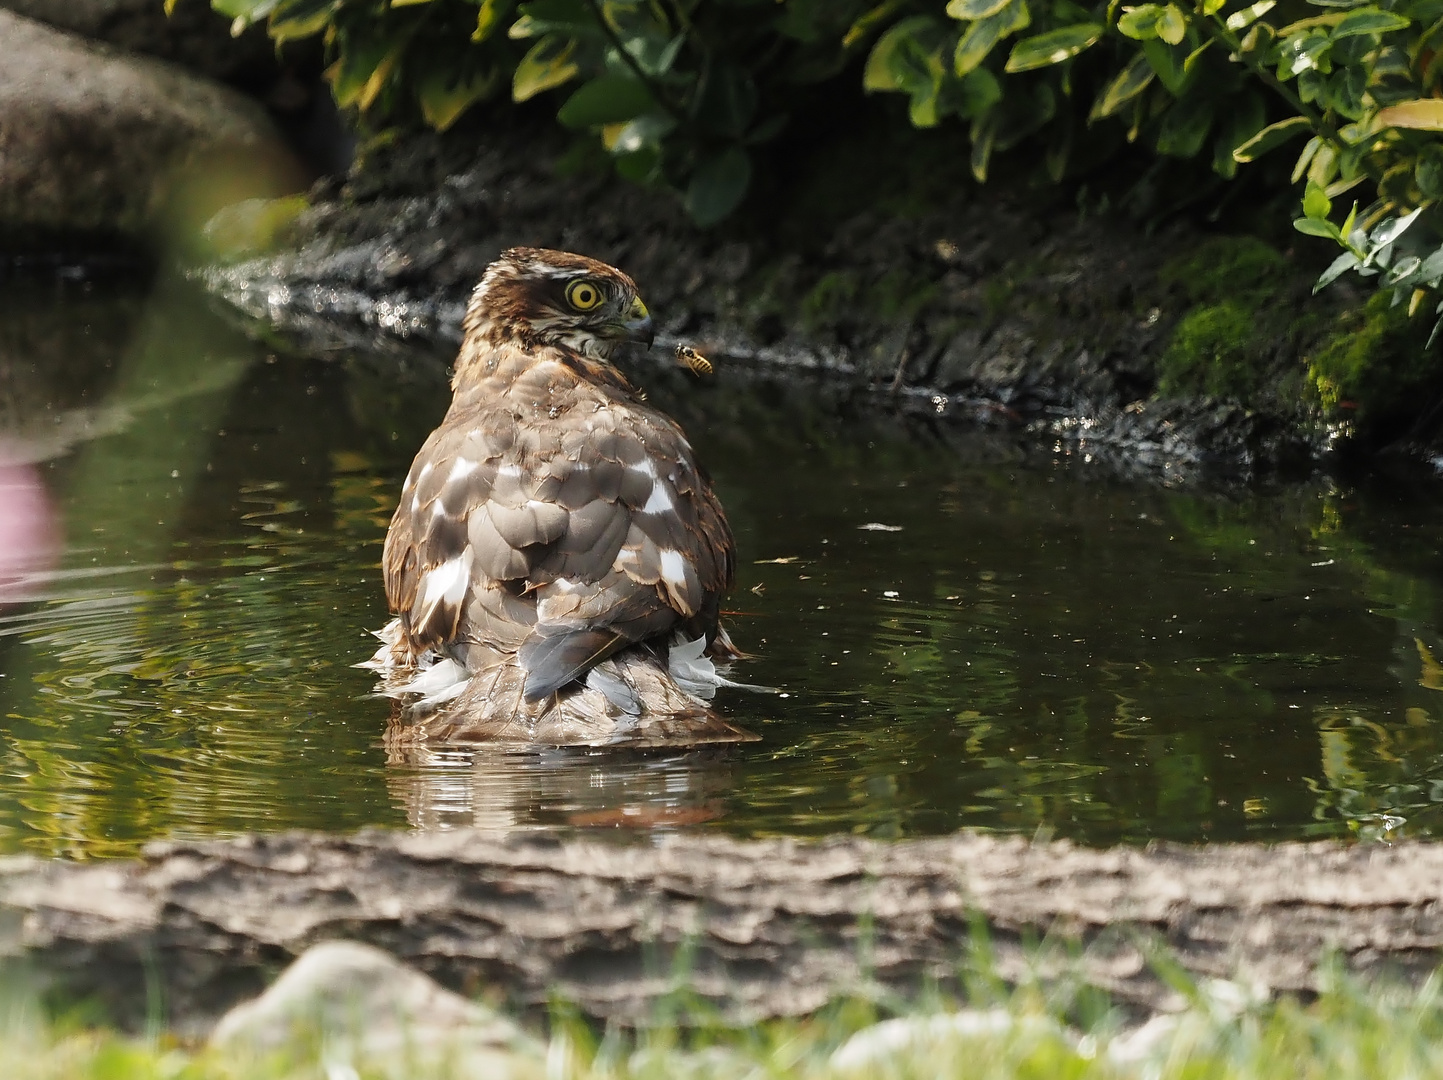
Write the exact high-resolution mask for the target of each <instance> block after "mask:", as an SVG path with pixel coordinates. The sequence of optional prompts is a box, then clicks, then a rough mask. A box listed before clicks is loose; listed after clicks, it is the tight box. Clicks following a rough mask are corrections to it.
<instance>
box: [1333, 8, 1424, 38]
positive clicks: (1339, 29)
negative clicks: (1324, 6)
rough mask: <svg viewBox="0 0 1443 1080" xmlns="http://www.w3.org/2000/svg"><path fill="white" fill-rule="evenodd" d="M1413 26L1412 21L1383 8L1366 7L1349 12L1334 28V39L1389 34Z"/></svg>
mask: <svg viewBox="0 0 1443 1080" xmlns="http://www.w3.org/2000/svg"><path fill="white" fill-rule="evenodd" d="M1411 24H1412V21H1411V20H1410V19H1407V18H1405V17H1404V16H1402V15H1398V14H1395V13H1394V12H1391V11H1383V10H1382V9H1381V8H1375V7H1366V8H1360V9H1359V10H1357V11H1350V12H1348V14H1347V15H1346V16H1344V18H1343V20H1342V21H1341V22H1340V23H1338V25H1337V26H1336V27H1334V28H1333V33H1332V37H1333V40H1334V41H1338V40H1340V39H1341V38H1346V37H1354V36H1356V35H1358V34H1387V33H1391V32H1392V31H1394V30H1403V29H1406V28H1407V27H1408V26H1410V25H1411Z"/></svg>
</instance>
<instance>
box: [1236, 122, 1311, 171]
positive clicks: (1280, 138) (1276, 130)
mask: <svg viewBox="0 0 1443 1080" xmlns="http://www.w3.org/2000/svg"><path fill="white" fill-rule="evenodd" d="M1311 130H1312V125H1311V124H1309V123H1308V121H1307V118H1306V117H1302V116H1294V117H1291V118H1289V119H1287V120H1279V121H1278V122H1277V123H1276V124H1269V125H1268V126H1267V127H1265V128H1263V130H1262V131H1260V132H1258V133H1257V134H1256V135H1254V136H1253V137H1252V138H1251V139H1249V140H1248V141H1247V142H1245V143H1243V144H1242V146H1239V147H1238V148H1237V149H1236V150H1234V151H1233V160H1234V161H1242V162H1248V161H1256V160H1257V159H1258V158H1260V157H1262V156H1263V155H1264V154H1266V153H1267V152H1268V151H1269V150H1275V149H1277V148H1278V147H1279V146H1282V145H1283V143H1285V142H1287V141H1288V140H1289V139H1291V138H1293V137H1294V136H1296V135H1301V134H1302V133H1303V132H1305V131H1311Z"/></svg>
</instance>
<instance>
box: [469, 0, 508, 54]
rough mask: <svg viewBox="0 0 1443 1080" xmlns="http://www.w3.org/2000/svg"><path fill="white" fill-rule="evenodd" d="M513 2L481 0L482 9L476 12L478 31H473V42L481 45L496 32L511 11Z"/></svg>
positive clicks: (506, 0)
mask: <svg viewBox="0 0 1443 1080" xmlns="http://www.w3.org/2000/svg"><path fill="white" fill-rule="evenodd" d="M511 4H512V0H481V8H480V10H479V11H477V12H476V29H475V30H473V31H471V40H472V41H473V42H474V43H476V44H478V45H479V44H480V43H481V42H483V41H485V40H486V39H487V38H489V37H490V36H491V35H492V34H493V33H495V32H496V28H497V27H498V26H500V25H501V20H502V19H504V18H505V17H506V16H507V15H508V14H509V13H510V11H511Z"/></svg>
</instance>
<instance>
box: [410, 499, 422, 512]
mask: <svg viewBox="0 0 1443 1080" xmlns="http://www.w3.org/2000/svg"><path fill="white" fill-rule="evenodd" d="M420 512H421V496H419V495H412V496H411V513H413V514H419V513H420Z"/></svg>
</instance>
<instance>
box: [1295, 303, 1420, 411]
mask: <svg viewBox="0 0 1443 1080" xmlns="http://www.w3.org/2000/svg"><path fill="white" fill-rule="evenodd" d="M1430 326H1431V321H1430V320H1428V319H1425V318H1417V319H1410V318H1408V313H1407V310H1406V308H1405V307H1404V306H1403V305H1401V304H1400V305H1397V306H1394V305H1393V304H1392V303H1391V299H1390V295H1389V294H1388V293H1385V292H1380V293H1374V294H1373V296H1372V297H1371V298H1369V300H1368V302H1367V303H1366V304H1365V305H1364V306H1363V307H1362V308H1361V309H1359V310H1356V311H1350V312H1348V313H1347V314H1346V315H1344V316H1343V317H1342V318H1341V319H1340V320H1339V325H1338V328H1337V329H1336V330H1335V331H1334V332H1333V333H1332V334H1331V335H1330V336H1329V337H1327V338H1326V339H1325V340H1324V341H1323V343H1322V345H1321V346H1320V347H1319V348H1318V350H1317V351H1316V352H1315V353H1314V354H1313V355H1312V356H1311V357H1310V358H1309V359H1308V379H1309V381H1310V382H1311V383H1312V385H1313V386H1314V387H1315V388H1316V390H1317V392H1318V396H1319V397H1320V398H1321V399H1322V401H1323V405H1324V406H1325V407H1328V408H1334V407H1337V406H1344V407H1347V408H1356V410H1357V417H1358V419H1359V420H1373V419H1377V418H1379V417H1380V416H1382V415H1384V414H1387V413H1390V412H1393V411H1406V410H1407V407H1408V403H1409V401H1410V400H1411V399H1413V398H1414V396H1415V395H1416V394H1417V393H1419V392H1420V391H1422V390H1424V389H1426V388H1429V387H1431V386H1434V385H1436V384H1437V383H1438V382H1439V381H1440V380H1443V362H1440V357H1439V354H1438V352H1437V351H1436V350H1432V349H1427V348H1425V347H1424V346H1425V343H1426V334H1427V331H1428V329H1429V327H1430Z"/></svg>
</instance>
